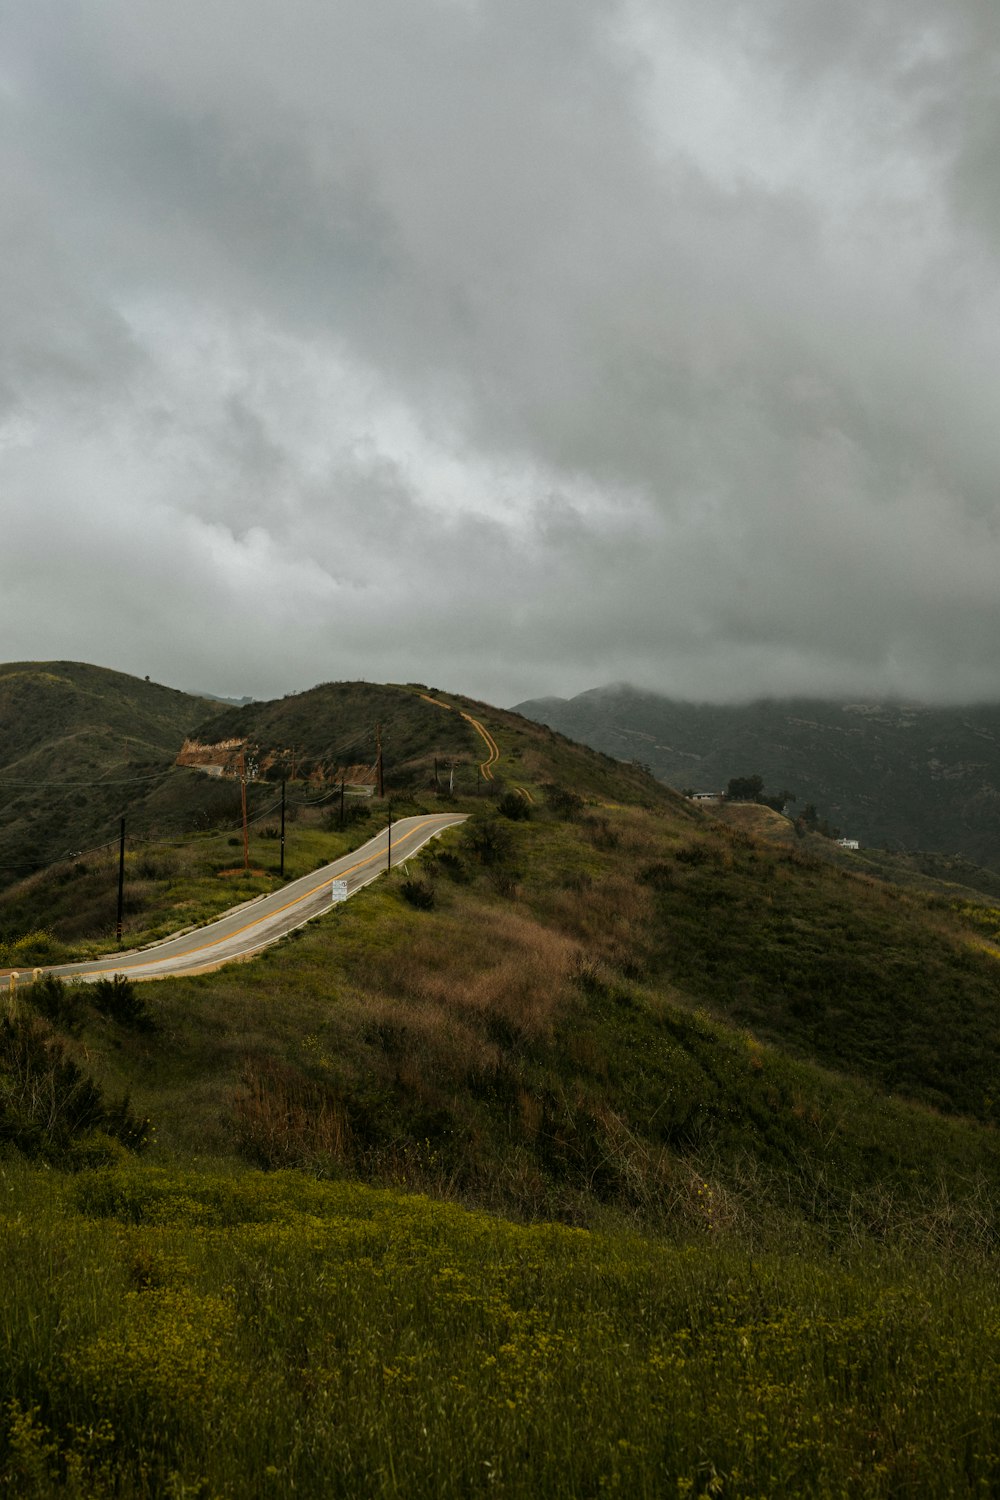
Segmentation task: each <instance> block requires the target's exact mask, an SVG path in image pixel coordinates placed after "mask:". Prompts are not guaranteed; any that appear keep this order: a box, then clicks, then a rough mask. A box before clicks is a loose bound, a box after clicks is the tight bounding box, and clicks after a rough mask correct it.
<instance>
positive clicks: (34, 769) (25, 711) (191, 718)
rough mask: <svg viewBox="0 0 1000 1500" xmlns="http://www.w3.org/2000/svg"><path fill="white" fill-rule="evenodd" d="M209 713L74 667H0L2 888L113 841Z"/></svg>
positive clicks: (185, 697) (189, 700) (164, 692)
mask: <svg viewBox="0 0 1000 1500" xmlns="http://www.w3.org/2000/svg"><path fill="white" fill-rule="evenodd" d="M208 706H209V705H208V702H207V700H205V699H202V698H195V697H193V696H191V695H190V694H188V693H181V692H178V691H176V690H175V689H174V688H168V687H162V686H161V685H160V684H159V683H153V682H145V681H142V680H140V679H139V678H137V677H129V676H126V675H125V674H124V673H122V672H112V671H108V670H107V669H105V668H103V667H93V666H88V665H86V664H84V663H81V662H12V663H8V664H7V665H5V666H0V886H3V885H7V884H9V883H10V882H11V881H12V880H16V879H17V878H18V876H20V875H24V874H27V873H29V872H30V871H32V870H35V869H39V868H44V867H45V866H47V865H49V864H51V863H52V862H53V860H56V859H58V858H60V857H62V856H64V855H65V854H66V853H67V852H68V851H71V850H75V849H80V848H85V847H87V846H88V845H91V844H93V843H95V842H97V841H101V842H103V841H104V839H106V838H111V837H112V836H113V834H114V832H115V820H116V818H118V817H119V816H120V815H121V812H122V811H123V809H124V808H125V807H126V806H127V805H128V804H129V803H130V802H138V803H141V802H142V801H143V800H144V799H145V798H146V796H148V794H149V792H150V790H151V789H152V788H153V787H155V786H156V785H157V784H158V782H161V781H162V780H164V779H165V777H166V776H167V773H168V772H169V768H170V767H171V765H172V763H173V760H174V757H175V756H176V754H177V750H178V749H179V747H180V744H181V742H182V740H183V738H184V735H185V734H186V733H187V732H188V730H189V729H190V728H191V726H192V725H193V724H195V723H197V721H198V719H199V718H203V717H204V715H205V713H206V710H207V709H208Z"/></svg>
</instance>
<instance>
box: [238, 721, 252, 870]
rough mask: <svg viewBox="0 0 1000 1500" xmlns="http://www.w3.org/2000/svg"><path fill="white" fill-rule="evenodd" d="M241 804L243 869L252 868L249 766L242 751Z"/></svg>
mask: <svg viewBox="0 0 1000 1500" xmlns="http://www.w3.org/2000/svg"><path fill="white" fill-rule="evenodd" d="M240 802H241V805H242V807H243V868H244V870H249V868H250V835H249V833H248V832H247V765H246V756H245V755H244V754H243V751H242V750H241V751H240Z"/></svg>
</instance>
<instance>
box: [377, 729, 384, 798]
mask: <svg viewBox="0 0 1000 1500" xmlns="http://www.w3.org/2000/svg"><path fill="white" fill-rule="evenodd" d="M375 775H376V778H377V783H378V794H379V796H380V797H384V796H385V783H384V781H383V779H382V726H381V724H376V725H375Z"/></svg>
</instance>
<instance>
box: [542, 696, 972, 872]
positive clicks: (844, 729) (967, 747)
mask: <svg viewBox="0 0 1000 1500" xmlns="http://www.w3.org/2000/svg"><path fill="white" fill-rule="evenodd" d="M516 712H518V713H521V714H524V715H525V716H526V717H527V718H531V719H535V720H537V721H538V722H540V723H543V724H547V725H549V726H550V727H551V728H553V729H557V730H559V731H560V733H562V734H565V735H568V736H569V737H570V738H572V739H577V740H580V741H582V742H583V743H584V744H586V745H590V746H592V747H593V748H594V749H595V750H602V751H604V753H605V754H608V755H614V756H616V757H618V758H619V759H622V760H637V761H640V762H641V763H642V764H644V765H646V766H648V767H649V768H650V770H652V771H653V773H654V775H656V776H657V777H659V778H660V780H662V781H665V782H666V783H667V784H668V785H670V786H673V787H676V788H678V789H680V790H684V789H691V790H694V791H712V790H721V789H724V788H725V786H726V784H727V782H728V781H729V780H730V778H731V777H734V776H744V775H754V774H759V775H761V776H763V778H764V781H765V784H766V785H767V787H768V788H769V789H771V790H773V791H779V790H781V789H783V788H787V789H788V790H789V791H791V792H794V793H795V794H796V797H797V802H796V803H795V804H793V805H792V807H791V808H790V810H791V811H793V812H794V810H795V807H796V806H797V807H799V808H801V807H803V806H804V805H805V804H806V803H808V802H813V803H815V804H816V806H817V808H818V809H819V810H820V813H821V814H822V815H823V816H824V817H826V818H827V819H829V821H830V822H831V823H833V824H836V825H837V826H839V827H840V828H841V829H842V830H843V832H844V833H845V834H848V835H850V836H851V837H854V838H859V839H860V840H861V842H862V843H863V844H868V845H876V846H885V847H887V848H890V849H894V850H903V849H906V850H909V849H926V850H933V851H936V852H941V853H949V854H950V853H955V854H961V855H962V856H963V857H964V858H966V859H969V860H972V861H973V862H974V863H976V864H979V865H984V866H988V867H990V868H994V869H997V868H1000V704H996V703H984V704H969V705H961V706H958V707H945V708H941V707H930V706H927V705H924V704H916V703H906V702H881V703H874V702H863V701H836V700H831V699H819V698H817V699H809V698H794V699H760V700H758V701H756V702H753V703H747V704H738V705H736V704H707V703H688V702H682V701H678V700H676V699H671V698H667V697H665V696H662V695H660V694H657V693H650V692H645V691H642V690H640V689H638V688H634V687H630V686H628V685H627V684H616V685H614V686H610V687H603V688H593V689H591V690H589V691H588V692H585V693H580V694H578V695H577V696H576V697H574V698H568V699H567V698H557V697H551V698H535V699H531V700H529V701H528V702H525V703H519V704H517V706H516Z"/></svg>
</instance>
